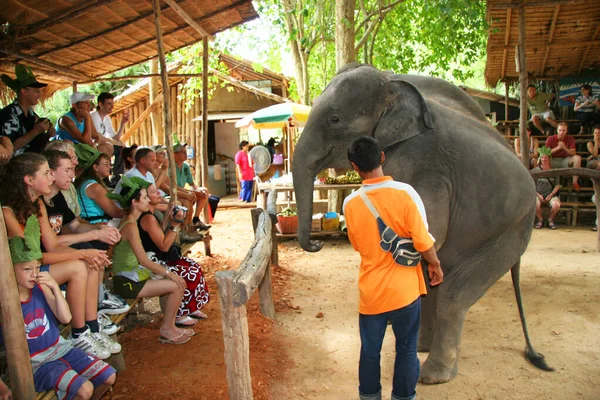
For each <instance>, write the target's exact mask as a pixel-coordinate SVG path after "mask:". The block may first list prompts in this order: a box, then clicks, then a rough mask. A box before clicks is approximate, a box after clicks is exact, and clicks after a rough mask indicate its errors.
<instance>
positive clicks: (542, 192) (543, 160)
mask: <svg viewBox="0 0 600 400" xmlns="http://www.w3.org/2000/svg"><path fill="white" fill-rule="evenodd" d="M550 153H551V151H550V149H548V148H546V147H542V148H541V149H540V165H539V166H538V167H536V168H534V169H533V170H534V171H542V170H549V169H552V165H551V162H550V160H551V159H552V156H551V154H550ZM560 188H561V186H560V185H558V184H556V183H555V178H553V177H549V178H539V179H538V180H537V181H536V182H535V191H536V199H535V215H536V216H537V219H538V220H537V222H536V223H535V228H536V229H542V227H543V226H544V217H543V215H542V205H543V204H548V205H550V208H551V209H550V216H549V217H548V228H550V229H556V224H554V217H556V214H558V211H559V210H560V199H559V197H558V191H559V190H560Z"/></svg>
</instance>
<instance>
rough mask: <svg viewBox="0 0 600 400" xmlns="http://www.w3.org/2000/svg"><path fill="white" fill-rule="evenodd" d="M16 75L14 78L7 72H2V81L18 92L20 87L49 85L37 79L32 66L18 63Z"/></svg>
mask: <svg viewBox="0 0 600 400" xmlns="http://www.w3.org/2000/svg"><path fill="white" fill-rule="evenodd" d="M15 75H16V78H15V79H12V78H11V77H10V76H8V75H6V74H2V77H0V78H1V79H2V82H4V84H5V85H6V86H8V87H9V88H11V89H12V90H14V91H15V92H18V91H19V90H20V89H24V88H26V87H33V88H43V87H46V86H48V85H47V84H45V83H40V82H38V81H37V79H35V75H33V71H32V70H31V68H29V67H27V66H25V65H21V64H18V65H16V66H15Z"/></svg>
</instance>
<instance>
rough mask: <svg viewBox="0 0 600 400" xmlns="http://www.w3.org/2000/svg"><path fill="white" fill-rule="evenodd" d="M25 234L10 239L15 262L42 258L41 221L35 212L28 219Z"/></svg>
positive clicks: (9, 242)
mask: <svg viewBox="0 0 600 400" xmlns="http://www.w3.org/2000/svg"><path fill="white" fill-rule="evenodd" d="M23 236H24V237H20V236H13V237H11V238H10V239H8V245H9V246H10V256H11V258H12V262H13V264H17V263H24V262H28V261H33V260H41V259H42V250H41V248H40V223H39V221H38V219H37V217H36V216H35V214H32V215H31V216H29V218H28V219H27V223H26V224H25V230H24V233H23Z"/></svg>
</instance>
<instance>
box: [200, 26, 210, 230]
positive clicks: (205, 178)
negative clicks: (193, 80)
mask: <svg viewBox="0 0 600 400" xmlns="http://www.w3.org/2000/svg"><path fill="white" fill-rule="evenodd" d="M208 50H209V49H208V37H206V36H204V37H203V38H202V143H201V150H202V157H201V161H202V163H201V168H202V186H204V187H208ZM202 214H203V219H204V223H206V224H208V223H209V221H208V201H207V202H206V204H204V212H203V213H202Z"/></svg>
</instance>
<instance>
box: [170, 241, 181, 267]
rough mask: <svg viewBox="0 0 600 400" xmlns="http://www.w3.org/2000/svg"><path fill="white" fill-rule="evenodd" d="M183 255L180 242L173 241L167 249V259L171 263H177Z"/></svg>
mask: <svg viewBox="0 0 600 400" xmlns="http://www.w3.org/2000/svg"><path fill="white" fill-rule="evenodd" d="M181 257H182V254H181V245H180V244H179V243H173V244H172V245H171V247H170V248H169V251H167V260H169V262H170V263H176V262H177V261H179V260H180V259H181Z"/></svg>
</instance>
